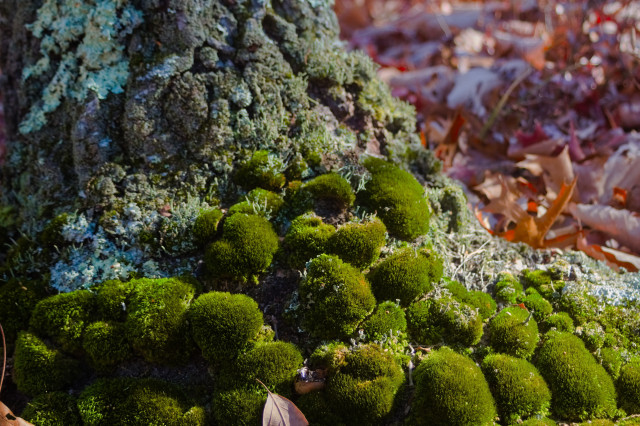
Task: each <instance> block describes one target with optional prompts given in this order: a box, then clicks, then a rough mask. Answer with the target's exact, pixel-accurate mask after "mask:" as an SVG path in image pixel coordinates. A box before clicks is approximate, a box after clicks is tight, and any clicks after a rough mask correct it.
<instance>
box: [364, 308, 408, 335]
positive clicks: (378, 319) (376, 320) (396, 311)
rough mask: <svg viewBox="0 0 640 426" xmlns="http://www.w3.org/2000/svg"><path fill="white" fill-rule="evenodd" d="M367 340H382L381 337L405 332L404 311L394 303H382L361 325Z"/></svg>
mask: <svg viewBox="0 0 640 426" xmlns="http://www.w3.org/2000/svg"><path fill="white" fill-rule="evenodd" d="M361 327H362V329H363V330H364V334H365V335H366V336H367V339H368V340H370V341H372V340H382V338H383V337H385V336H389V335H396V334H397V333H398V332H401V333H404V332H406V331H407V320H406V318H405V314H404V311H403V310H402V308H401V307H400V306H398V305H397V304H395V303H394V302H382V303H380V304H379V305H378V306H376V309H375V310H374V311H373V314H371V316H369V318H367V319H366V320H365V321H364V322H363V323H362V325H361Z"/></svg>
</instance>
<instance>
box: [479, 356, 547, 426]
mask: <svg viewBox="0 0 640 426" xmlns="http://www.w3.org/2000/svg"><path fill="white" fill-rule="evenodd" d="M482 372H483V373H484V375H485V378H486V379H487V382H488V383H489V388H490V389H491V393H492V394H493V397H494V398H495V401H496V405H497V406H498V414H499V415H500V419H501V420H502V421H503V422H506V424H514V423H517V422H518V421H520V420H522V419H526V418H527V417H531V416H544V415H546V414H548V412H549V407H550V405H551V392H550V391H549V388H548V387H547V384H546V383H545V381H544V379H543V378H542V376H540V373H539V372H538V370H537V369H536V368H535V367H534V366H533V364H531V363H529V362H528V361H526V360H524V359H521V358H515V357H512V356H509V355H503V354H493V355H488V356H487V357H485V359H484V360H483V361H482Z"/></svg>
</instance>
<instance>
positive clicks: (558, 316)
mask: <svg viewBox="0 0 640 426" xmlns="http://www.w3.org/2000/svg"><path fill="white" fill-rule="evenodd" d="M544 325H545V327H546V328H548V329H553V328H555V329H556V330H557V331H568V332H569V333H573V330H574V329H575V327H574V326H573V320H572V319H571V317H570V316H569V314H568V313H566V312H557V313H555V314H552V315H549V316H548V317H547V318H546V319H545V324H544Z"/></svg>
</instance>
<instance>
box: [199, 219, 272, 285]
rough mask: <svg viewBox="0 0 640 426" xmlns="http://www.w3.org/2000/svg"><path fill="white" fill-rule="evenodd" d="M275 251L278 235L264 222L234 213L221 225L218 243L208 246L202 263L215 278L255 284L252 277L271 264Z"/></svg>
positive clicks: (267, 222)
mask: <svg viewBox="0 0 640 426" xmlns="http://www.w3.org/2000/svg"><path fill="white" fill-rule="evenodd" d="M276 250H278V235H277V234H276V233H275V231H274V230H273V227H272V226H271V224H270V223H269V221H268V220H267V219H265V218H263V217H261V216H257V215H253V214H251V215H247V214H244V213H237V214H234V215H233V216H231V217H228V218H227V219H226V221H225V222H224V225H223V228H222V240H219V241H216V242H214V243H213V244H211V245H210V246H209V248H208V249H207V252H206V255H205V263H206V266H207V269H208V271H209V272H210V274H211V275H212V276H213V277H215V278H218V279H220V278H221V279H238V280H240V281H243V282H246V281H249V280H251V279H253V281H257V278H256V275H257V274H260V273H262V272H264V271H265V270H266V269H267V268H268V267H269V265H271V260H272V259H273V255H274V254H275V252H276Z"/></svg>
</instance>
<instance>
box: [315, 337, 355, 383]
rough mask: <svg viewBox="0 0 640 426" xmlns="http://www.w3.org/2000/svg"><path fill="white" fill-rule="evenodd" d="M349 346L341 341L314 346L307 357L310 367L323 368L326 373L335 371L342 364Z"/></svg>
mask: <svg viewBox="0 0 640 426" xmlns="http://www.w3.org/2000/svg"><path fill="white" fill-rule="evenodd" d="M348 353H349V348H348V347H347V345H345V344H344V343H342V342H332V343H328V344H325V345H322V346H320V347H318V348H316V349H315V350H314V351H313V353H312V354H311V356H310V357H309V366H310V368H312V369H323V370H326V371H327V374H328V375H332V374H333V373H335V372H336V371H337V370H338V368H340V367H341V366H342V365H343V364H344V359H345V357H346V356H347V354H348Z"/></svg>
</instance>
